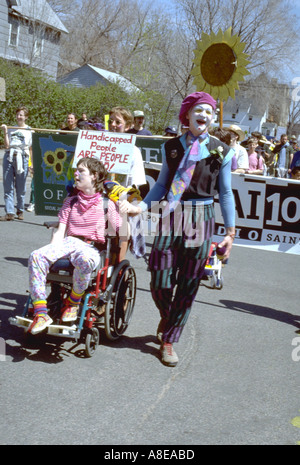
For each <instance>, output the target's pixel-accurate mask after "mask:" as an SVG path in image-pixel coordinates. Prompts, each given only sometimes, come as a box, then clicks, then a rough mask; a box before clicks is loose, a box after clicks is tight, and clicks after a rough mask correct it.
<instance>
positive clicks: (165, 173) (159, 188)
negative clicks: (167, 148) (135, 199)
mask: <svg viewBox="0 0 300 465" xmlns="http://www.w3.org/2000/svg"><path fill="white" fill-rule="evenodd" d="M168 177H169V168H168V165H167V163H166V161H165V153H164V151H163V164H162V168H161V171H160V173H159V176H158V178H157V181H156V183H155V184H154V186H153V187H152V189H151V190H150V191H149V192H148V194H147V195H146V197H145V198H144V200H142V202H140V203H139V205H137V206H134V205H133V204H129V202H127V201H126V200H125V201H123V202H120V204H119V205H120V212H121V213H130V214H133V215H138V214H140V213H142V212H143V211H146V210H149V208H151V204H152V202H159V201H160V200H161V199H162V198H163V197H164V196H165V194H166V193H167V189H166V187H165V186H166V184H167V181H168Z"/></svg>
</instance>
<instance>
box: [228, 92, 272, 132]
mask: <svg viewBox="0 0 300 465" xmlns="http://www.w3.org/2000/svg"><path fill="white" fill-rule="evenodd" d="M267 117H268V106H267V105H265V104H264V103H263V102H262V103H260V102H256V101H255V99H249V98H248V97H247V96H244V95H243V94H242V93H239V94H238V95H237V97H236V99H235V100H233V99H231V98H229V99H228V101H227V102H226V103H225V104H224V110H223V126H224V127H226V126H230V125H231V124H236V125H237V126H239V127H240V128H241V129H242V130H243V131H244V132H245V133H246V134H251V132H254V131H258V132H262V128H263V126H264V124H265V123H266V121H267Z"/></svg>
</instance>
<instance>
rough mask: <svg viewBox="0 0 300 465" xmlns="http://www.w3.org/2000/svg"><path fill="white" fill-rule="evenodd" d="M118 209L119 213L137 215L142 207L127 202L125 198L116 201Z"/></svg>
mask: <svg viewBox="0 0 300 465" xmlns="http://www.w3.org/2000/svg"><path fill="white" fill-rule="evenodd" d="M118 205H119V209H120V213H121V214H126V213H127V214H130V215H138V214H139V213H142V209H141V208H140V207H139V206H134V205H133V204H132V203H129V202H128V201H127V200H121V201H118Z"/></svg>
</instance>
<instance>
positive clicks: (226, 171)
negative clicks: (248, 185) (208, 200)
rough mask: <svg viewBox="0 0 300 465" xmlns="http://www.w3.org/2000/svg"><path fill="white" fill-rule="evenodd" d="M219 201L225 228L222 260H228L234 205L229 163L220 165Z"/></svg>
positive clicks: (233, 231)
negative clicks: (224, 249) (224, 248)
mask: <svg viewBox="0 0 300 465" xmlns="http://www.w3.org/2000/svg"><path fill="white" fill-rule="evenodd" d="M219 192H220V194H219V199H220V206H221V211H222V216H223V219H224V225H225V228H226V236H225V238H224V240H223V241H222V242H221V243H220V246H221V247H223V246H225V247H226V252H225V254H224V259H226V258H228V257H229V255H230V251H231V248H232V243H233V240H234V236H235V203H234V197H233V193H232V189H231V163H230V162H227V163H226V164H224V165H222V167H221V170H220V175H219Z"/></svg>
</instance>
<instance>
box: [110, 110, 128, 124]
mask: <svg viewBox="0 0 300 465" xmlns="http://www.w3.org/2000/svg"><path fill="white" fill-rule="evenodd" d="M113 113H117V114H119V115H121V116H122V118H123V119H124V121H125V125H126V127H128V128H130V127H131V126H132V124H133V116H132V114H131V112H130V111H129V110H126V108H124V107H114V108H112V109H111V110H110V112H109V116H111V115H112V114H113Z"/></svg>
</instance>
